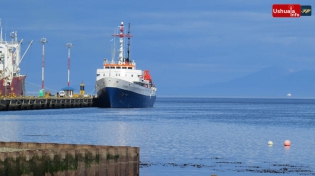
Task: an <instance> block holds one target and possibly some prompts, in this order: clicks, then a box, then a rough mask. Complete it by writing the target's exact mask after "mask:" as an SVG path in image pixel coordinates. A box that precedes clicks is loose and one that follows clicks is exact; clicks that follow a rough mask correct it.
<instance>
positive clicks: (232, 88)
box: [190, 66, 315, 98]
mask: <svg viewBox="0 0 315 176" xmlns="http://www.w3.org/2000/svg"><path fill="white" fill-rule="evenodd" d="M190 90H191V91H190V92H191V93H192V94H194V95H198V96H200V95H204V96H221V97H286V95H287V94H288V93H291V94H292V97H308V98H311V97H315V71H310V70H300V71H295V72H292V71H290V70H288V69H286V68H283V67H278V66H276V67H270V68H266V69H263V70H260V71H258V72H256V73H253V74H250V75H248V76H245V77H242V78H238V79H234V80H231V81H228V82H225V83H217V84H206V85H204V86H198V87H194V88H191V89H190Z"/></svg>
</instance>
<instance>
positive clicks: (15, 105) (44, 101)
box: [0, 97, 96, 111]
mask: <svg viewBox="0 0 315 176" xmlns="http://www.w3.org/2000/svg"><path fill="white" fill-rule="evenodd" d="M95 102H96V101H95V98H91V97H84V98H83V97H82V98H67V97H66V98H60V97H51V98H50V97H49V98H37V97H20V98H19V97H16V98H13V97H5V98H0V111H8V110H33V109H53V108H79V107H94V106H96V105H95Z"/></svg>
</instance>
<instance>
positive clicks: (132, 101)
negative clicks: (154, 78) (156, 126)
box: [97, 87, 156, 108]
mask: <svg viewBox="0 0 315 176" xmlns="http://www.w3.org/2000/svg"><path fill="white" fill-rule="evenodd" d="M155 99H156V96H146V95H141V94H138V93H135V92H132V91H128V90H124V89H120V88H112V87H107V88H103V89H101V90H99V92H98V102H97V104H98V106H99V107H109V108H149V107H153V105H154V102H155Z"/></svg>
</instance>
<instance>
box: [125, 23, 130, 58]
mask: <svg viewBox="0 0 315 176" xmlns="http://www.w3.org/2000/svg"><path fill="white" fill-rule="evenodd" d="M127 53H128V57H127V59H126V61H127V62H128V63H129V61H130V23H128V51H127Z"/></svg>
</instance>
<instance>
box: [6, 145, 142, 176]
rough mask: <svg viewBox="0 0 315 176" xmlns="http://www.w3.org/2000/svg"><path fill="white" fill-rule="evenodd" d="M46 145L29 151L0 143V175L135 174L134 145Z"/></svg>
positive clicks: (137, 168) (136, 173)
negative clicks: (0, 144)
mask: <svg viewBox="0 0 315 176" xmlns="http://www.w3.org/2000/svg"><path fill="white" fill-rule="evenodd" d="M48 145H50V146H52V145H54V147H53V148H52V147H50V149H44V150H34V149H35V148H36V147H32V149H31V150H29V149H25V147H23V148H21V147H19V148H7V147H5V148H3V147H2V148H1V146H0V175H10V176H20V175H23V176H31V175H32V176H37V175H38V176H41V175H45V176H46V175H47V176H48V175H57V176H58V175H71V176H77V175H80V176H81V175H89V176H93V175H139V148H137V147H113V146H93V145H83V146H85V147H81V146H80V145H68V146H67V147H60V146H66V144H52V145H51V144H48ZM2 146H3V145H2ZM33 146H35V145H33ZM37 146H38V145H37ZM69 146H70V147H69ZM3 151H12V152H3Z"/></svg>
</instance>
